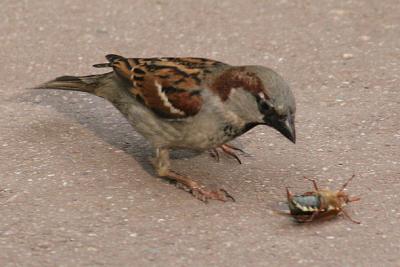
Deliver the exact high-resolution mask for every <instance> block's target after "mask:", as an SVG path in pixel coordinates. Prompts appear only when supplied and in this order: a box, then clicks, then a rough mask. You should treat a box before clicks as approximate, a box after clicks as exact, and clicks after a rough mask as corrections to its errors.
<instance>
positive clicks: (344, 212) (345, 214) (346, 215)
mask: <svg viewBox="0 0 400 267" xmlns="http://www.w3.org/2000/svg"><path fill="white" fill-rule="evenodd" d="M342 213H343V215H344V217H346V218H347V219H349V220H350V221H352V222H353V223H356V224H360V223H361V222H359V221H355V220H353V219H352V218H351V217H350V215H349V214H348V213H347V212H346V211H345V210H342Z"/></svg>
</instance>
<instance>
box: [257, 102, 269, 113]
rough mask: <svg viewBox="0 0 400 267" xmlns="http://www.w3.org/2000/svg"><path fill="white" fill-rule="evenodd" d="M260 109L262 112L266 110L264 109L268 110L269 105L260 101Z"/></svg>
mask: <svg viewBox="0 0 400 267" xmlns="http://www.w3.org/2000/svg"><path fill="white" fill-rule="evenodd" d="M260 109H261V110H262V111H263V112H266V111H269V110H270V109H271V107H270V106H269V105H268V103H267V102H265V101H262V102H260Z"/></svg>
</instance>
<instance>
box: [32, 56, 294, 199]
mask: <svg viewBox="0 0 400 267" xmlns="http://www.w3.org/2000/svg"><path fill="white" fill-rule="evenodd" d="M106 58H107V60H108V61H109V63H102V64H96V65H93V66H94V67H96V68H103V67H111V68H113V71H111V72H108V73H104V74H99V75H89V76H81V77H74V76H62V77H58V78H56V79H55V80H52V81H49V82H46V83H44V84H41V85H39V86H38V87H36V88H38V89H61V90H75V91H82V92H87V93H91V94H94V95H97V96H100V97H103V98H105V99H107V100H109V101H110V102H111V103H112V104H113V105H114V106H115V107H116V108H117V109H118V110H119V111H120V112H121V113H122V114H123V115H124V116H125V117H126V118H127V120H128V121H129V122H130V124H132V126H133V127H134V128H135V129H136V130H137V131H138V132H139V133H140V134H142V135H143V136H144V137H145V138H147V139H148V140H149V141H150V142H151V143H152V144H153V145H154V147H155V148H156V158H155V160H154V162H153V164H154V167H155V169H156V171H157V173H158V175H159V176H160V177H164V178H167V179H169V180H172V181H175V182H176V183H177V184H181V185H183V186H184V187H186V188H187V189H188V191H190V192H191V193H192V194H193V195H194V196H195V197H197V198H198V199H200V200H203V201H207V200H208V199H216V200H221V201H226V200H228V199H229V198H230V199H232V200H234V199H233V198H232V196H230V195H229V194H228V193H227V191H225V190H224V189H218V190H211V189H209V188H207V187H205V186H203V185H202V184H200V183H199V182H197V181H194V180H192V179H191V178H189V177H188V176H184V175H181V174H178V173H176V172H174V171H173V170H172V169H171V166H170V159H169V150H170V149H174V148H186V149H193V150H199V151H204V150H214V151H215V149H216V148H221V149H222V150H223V151H224V152H226V153H228V154H230V155H235V153H234V150H235V148H234V147H232V146H230V145H227V144H226V143H227V142H229V141H231V140H232V139H234V138H236V137H238V136H240V135H242V134H243V133H245V132H247V131H248V130H250V129H252V128H253V127H255V126H257V125H268V126H271V127H273V128H275V129H276V130H278V131H279V132H280V133H281V134H283V135H284V136H285V137H287V138H288V139H289V140H290V141H292V142H293V143H295V141H296V133H295V126H294V125H295V124H294V120H295V112H296V105H295V100H294V97H293V94H292V92H291V90H290V88H289V86H288V84H287V83H286V82H285V81H284V80H283V78H282V77H281V76H280V75H279V74H277V73H276V72H275V71H273V70H271V69H269V68H266V67H262V66H231V65H228V64H225V63H223V62H219V61H215V60H210V59H204V58H190V57H187V58H125V57H122V56H118V55H107V56H106Z"/></svg>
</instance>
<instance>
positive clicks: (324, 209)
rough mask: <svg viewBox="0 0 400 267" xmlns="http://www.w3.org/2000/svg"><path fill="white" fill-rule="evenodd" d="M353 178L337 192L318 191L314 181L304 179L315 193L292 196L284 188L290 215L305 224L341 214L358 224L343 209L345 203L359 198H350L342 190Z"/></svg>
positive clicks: (287, 189)
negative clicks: (310, 184) (309, 183)
mask: <svg viewBox="0 0 400 267" xmlns="http://www.w3.org/2000/svg"><path fill="white" fill-rule="evenodd" d="M354 177H355V175H353V176H351V177H350V179H349V180H347V182H346V183H345V184H344V185H343V186H342V187H341V188H340V190H339V191H331V190H329V189H321V190H320V189H319V188H318V185H317V182H316V181H315V180H313V179H309V178H306V177H304V178H305V179H307V180H309V181H311V182H312V183H313V185H314V189H315V191H312V192H306V193H304V194H302V195H293V194H292V193H291V192H290V191H289V188H288V187H286V192H287V199H288V205H289V210H290V215H292V217H294V219H295V220H296V221H297V222H299V223H306V222H312V221H314V220H316V219H321V218H324V219H330V218H333V217H335V216H337V215H338V214H339V213H343V215H344V216H345V217H346V218H348V219H349V220H350V221H352V222H353V223H357V224H359V223H360V222H358V221H355V220H353V219H352V218H351V217H350V215H349V214H348V213H347V212H346V211H345V210H344V209H343V208H344V206H346V204H347V203H349V202H353V201H358V200H360V198H359V197H350V196H349V195H348V194H347V193H345V192H344V189H345V188H346V186H347V185H348V184H349V182H350V181H351V180H353V178H354Z"/></svg>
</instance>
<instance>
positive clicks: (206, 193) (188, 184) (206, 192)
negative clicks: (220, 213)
mask: <svg viewBox="0 0 400 267" xmlns="http://www.w3.org/2000/svg"><path fill="white" fill-rule="evenodd" d="M163 177H165V178H167V179H169V180H172V181H174V182H176V185H177V186H178V187H180V188H183V189H184V190H186V191H188V192H190V193H192V195H193V196H194V197H195V198H197V199H199V200H201V201H203V202H208V200H209V199H214V200H219V201H223V202H226V201H228V200H232V201H235V199H234V198H233V197H232V196H231V195H230V194H229V193H228V192H227V191H226V190H225V189H222V188H218V189H210V188H208V187H206V186H204V185H202V184H201V183H199V182H196V181H194V180H192V179H191V178H189V177H187V176H184V175H181V174H178V173H176V172H173V171H168V173H167V174H166V175H164V176H163Z"/></svg>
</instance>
